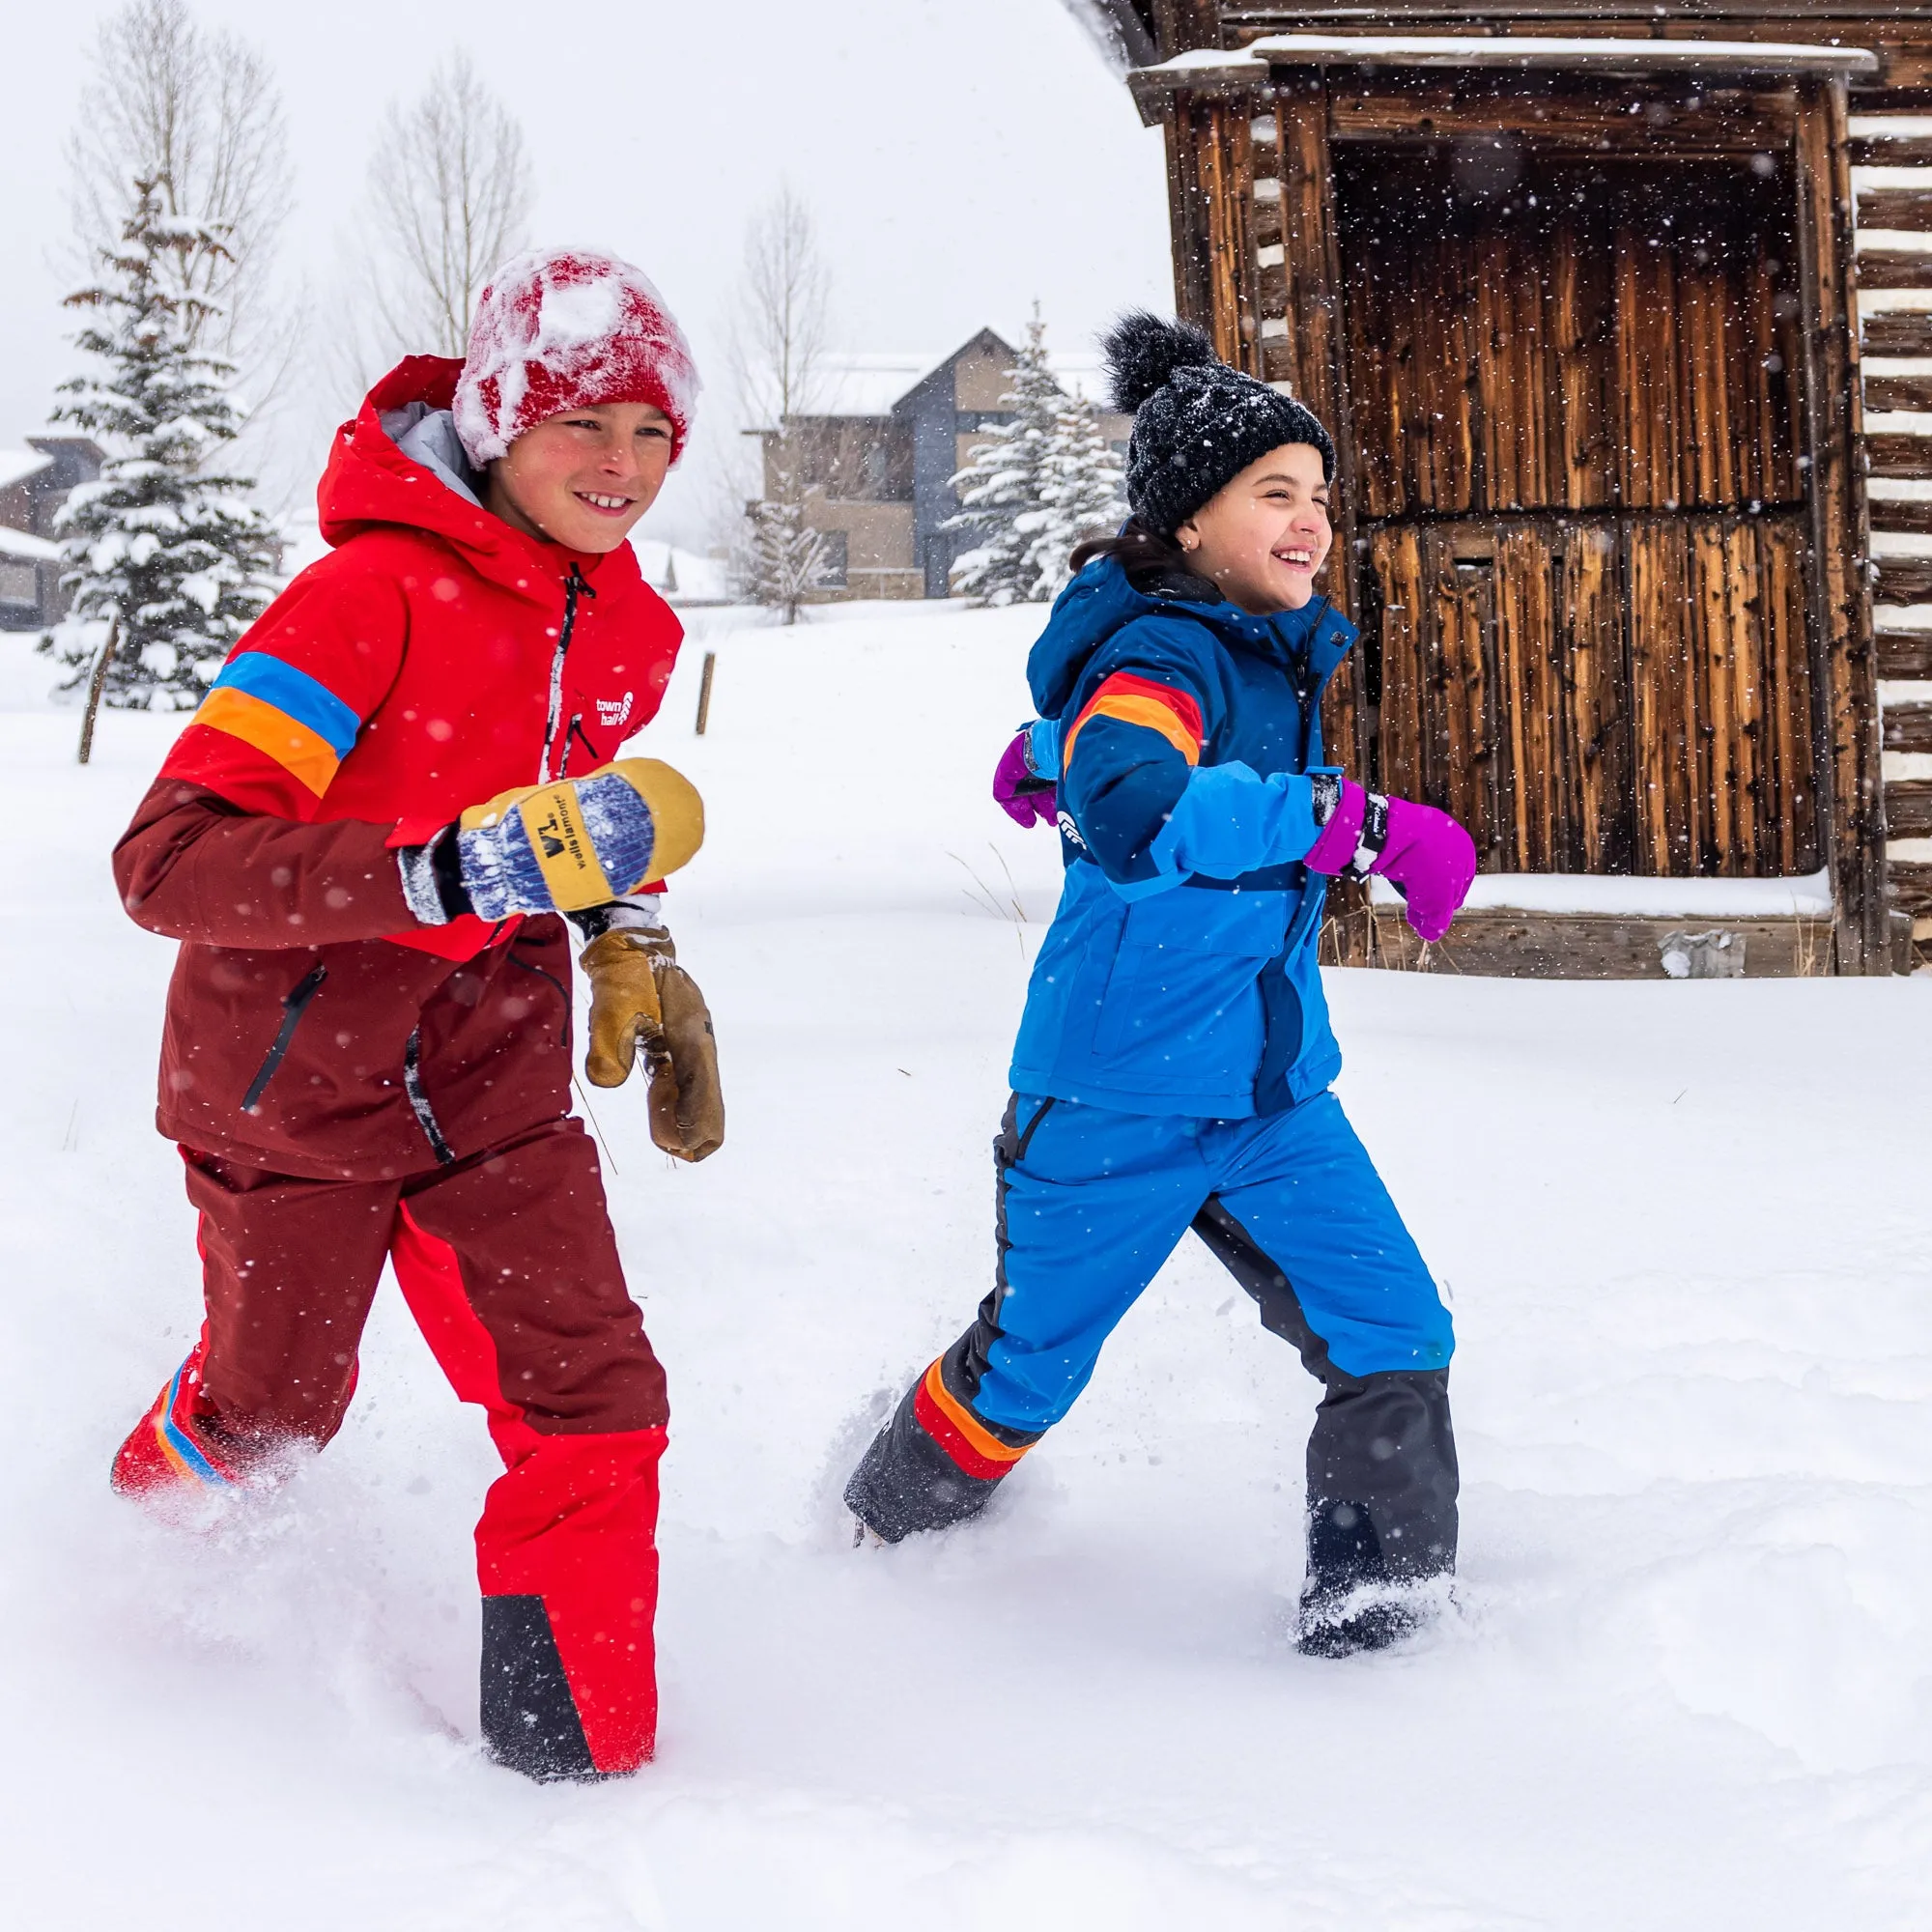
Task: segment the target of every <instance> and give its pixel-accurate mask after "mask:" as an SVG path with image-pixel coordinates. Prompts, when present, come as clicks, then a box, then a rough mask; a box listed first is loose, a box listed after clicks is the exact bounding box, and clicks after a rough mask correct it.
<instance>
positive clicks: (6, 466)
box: [0, 436, 105, 631]
mask: <svg viewBox="0 0 1932 1932" xmlns="http://www.w3.org/2000/svg"><path fill="white" fill-rule="evenodd" d="M103 461H105V454H104V452H103V451H102V450H101V448H100V445H99V443H97V442H95V441H93V440H90V439H89V438H87V437H84V436H30V437H29V438H28V439H27V444H26V447H25V448H24V449H0V631H43V630H45V629H46V627H47V626H48V625H49V624H51V623H53V622H54V620H55V619H56V618H57V617H59V616H60V614H61V613H62V611H65V610H66V609H67V600H66V599H65V598H64V597H63V596H62V595H61V589H60V546H59V545H58V544H57V543H55V542H54V517H55V515H56V513H57V512H58V511H59V509H60V506H61V505H62V504H63V503H65V502H66V501H67V498H68V492H69V491H71V489H72V488H73V487H74V485H75V484H76V483H91V482H93V481H94V479H95V478H96V477H97V476H99V474H100V466H101V464H102V462H103Z"/></svg>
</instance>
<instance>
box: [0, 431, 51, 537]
mask: <svg viewBox="0 0 1932 1932" xmlns="http://www.w3.org/2000/svg"><path fill="white" fill-rule="evenodd" d="M7 453H8V454H11V453H12V452H11V451H10V452H7ZM5 474H6V471H5V470H4V469H0V476H4V475H5ZM60 554H61V549H60V545H59V544H57V543H49V542H48V541H47V540H46V538H45V537H36V536H30V535H28V533H27V532H26V531H25V530H16V529H14V526H12V525H11V524H0V556H7V557H12V558H13V559H14V561H15V562H17V563H58V562H59V561H60Z"/></svg>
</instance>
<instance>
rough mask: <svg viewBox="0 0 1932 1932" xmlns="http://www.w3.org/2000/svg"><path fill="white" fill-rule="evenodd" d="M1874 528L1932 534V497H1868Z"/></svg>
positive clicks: (1867, 393)
mask: <svg viewBox="0 0 1932 1932" xmlns="http://www.w3.org/2000/svg"><path fill="white" fill-rule="evenodd" d="M1871 387H1872V385H1871V382H1870V379H1869V378H1867V379H1866V382H1865V407H1866V408H1867V409H1869V408H1870V407H1871ZM1867 501H1868V506H1869V508H1870V511H1871V525H1872V528H1873V529H1874V530H1885V531H1888V532H1891V533H1894V534H1898V535H1903V536H1932V499H1928V498H1925V497H1870V496H1868V498H1867Z"/></svg>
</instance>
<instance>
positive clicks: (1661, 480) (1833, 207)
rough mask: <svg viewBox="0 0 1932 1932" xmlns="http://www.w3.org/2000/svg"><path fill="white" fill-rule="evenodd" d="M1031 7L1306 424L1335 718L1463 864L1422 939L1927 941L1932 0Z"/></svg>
mask: <svg viewBox="0 0 1932 1932" xmlns="http://www.w3.org/2000/svg"><path fill="white" fill-rule="evenodd" d="M1072 4H1074V5H1075V7H1076V11H1077V12H1078V13H1080V14H1081V15H1082V16H1083V17H1084V18H1086V19H1087V20H1088V22H1089V24H1090V25H1093V26H1094V27H1095V28H1096V30H1097V31H1098V32H1100V33H1101V34H1102V35H1103V36H1104V37H1105V38H1106V39H1107V41H1108V42H1109V43H1110V45H1111V46H1112V48H1113V50H1114V51H1115V54H1116V57H1117V59H1118V60H1119V62H1120V65H1121V66H1122V68H1123V70H1124V71H1125V75H1126V79H1127V81H1128V84H1129V85H1130V86H1131V88H1132V90H1133V94H1134V98H1135V99H1136V100H1137V101H1138V103H1139V105H1140V108H1141V112H1142V114H1143V116H1144V117H1145V118H1146V119H1147V120H1148V121H1149V122H1151V123H1157V124H1158V125H1160V126H1161V127H1162V128H1164V129H1165V131H1166V141H1167V155H1168V178H1169V184H1170V195H1171V214H1172V221H1173V235H1174V264H1175V289H1176V299H1177V303H1178V306H1179V310H1180V312H1181V313H1182V314H1184V315H1187V316H1189V317H1192V318H1193V319H1195V320H1196V321H1198V322H1200V323H1201V324H1203V325H1204V326H1205V327H1208V329H1209V330H1210V332H1211V333H1212V335H1213V337H1214V340H1215V342H1216V344H1217V345H1218V347H1219V349H1220V351H1221V353H1222V354H1223V355H1225V356H1226V357H1227V358H1228V359H1229V360H1230V361H1233V362H1236V363H1238V364H1240V365H1241V366H1242V367H1244V368H1247V369H1249V370H1251V371H1253V372H1254V373H1255V374H1256V375H1257V376H1260V377H1261V378H1263V379H1264V381H1268V382H1272V383H1277V384H1283V385H1286V386H1287V387H1289V388H1291V389H1292V390H1293V392H1295V393H1296V394H1299V395H1301V396H1303V397H1305V398H1306V399H1307V400H1308V401H1309V403H1310V404H1311V405H1312V406H1313V407H1314V408H1315V409H1316V410H1317V411H1318V412H1320V413H1321V415H1322V416H1323V417H1324V418H1325V419H1326V420H1327V421H1329V422H1330V423H1331V424H1332V425H1333V426H1334V428H1335V430H1336V433H1337V434H1336V440H1337V443H1338V446H1339V449H1340V452H1341V455H1340V472H1341V473H1340V477H1339V482H1340V486H1341V487H1340V490H1339V493H1338V518H1337V523H1338V529H1337V542H1336V550H1335V560H1334V562H1333V563H1332V564H1331V565H1330V570H1329V578H1328V582H1327V583H1326V585H1325V586H1324V587H1325V588H1326V589H1327V590H1328V591H1329V593H1330V594H1331V595H1332V596H1333V597H1335V598H1336V600H1337V601H1338V602H1339V603H1341V604H1343V605H1344V606H1346V607H1347V608H1348V609H1349V611H1350V613H1351V614H1352V615H1353V616H1355V617H1356V619H1357V620H1358V622H1359V623H1360V624H1361V627H1362V633H1363V645H1362V648H1361V649H1360V650H1359V651H1358V652H1357V653H1356V656H1355V660H1354V662H1353V664H1352V666H1351V668H1350V673H1349V674H1348V676H1347V678H1346V680H1344V681H1343V682H1341V683H1340V684H1339V685H1338V688H1337V689H1336V691H1335V693H1334V698H1333V709H1332V714H1331V717H1330V721H1329V724H1330V730H1331V735H1332V738H1333V741H1334V742H1335V743H1337V744H1339V745H1342V746H1345V747H1349V748H1351V749H1352V751H1353V754H1354V757H1355V760H1356V763H1357V766H1358V768H1359V769H1363V770H1366V771H1368V772H1370V773H1372V774H1373V775H1374V778H1375V780H1376V781H1378V782H1379V783H1380V784H1381V785H1382V786H1383V787H1384V788H1386V789H1389V790H1394V791H1400V792H1406V793H1408V794H1411V795H1415V796H1420V797H1424V798H1428V799H1430V800H1433V801H1434V802H1435V803H1436V804H1438V805H1441V806H1444V807H1446V808H1447V809H1449V810H1453V811H1454V812H1456V813H1457V815H1458V816H1459V817H1460V818H1462V819H1463V822H1464V823H1465V824H1466V825H1468V826H1469V828H1470V829H1471V831H1472V832H1473V833H1474V835H1475V838H1476V840H1477V844H1478V847H1479V849H1480V851H1481V852H1482V854H1483V864H1484V869H1485V871H1486V872H1487V873H1490V874H1493V875H1497V876H1495V877H1492V878H1490V879H1487V880H1485V881H1482V882H1479V887H1478V896H1477V898H1476V899H1474V900H1472V906H1473V907H1474V908H1475V909H1474V910H1472V912H1471V913H1469V914H1467V915H1465V917H1464V918H1463V920H1462V921H1460V922H1459V923H1458V925H1457V928H1456V932H1455V934H1454V935H1453V936H1452V938H1451V940H1450V941H1449V942H1447V944H1446V945H1445V946H1444V947H1443V948H1441V949H1438V952H1440V953H1441V954H1442V955H1443V956H1442V960H1441V963H1443V964H1445V965H1449V966H1455V965H1461V966H1462V967H1463V970H1474V971H1489V972H1506V973H1509V972H1513V973H1548V974H1554V975H1624V974H1638V973H1641V974H1654V973H1657V972H1659V971H1668V972H1672V973H1675V974H1682V973H1684V972H1686V971H1690V972H1692V973H1697V972H1703V971H1711V972H1719V973H1722V972H1729V971H1735V970H1737V968H1738V962H1739V960H1740V959H1742V961H1743V970H1744V971H1746V972H1748V973H1751V974H1761V973H1794V972H1840V973H1881V972H1889V971H1892V970H1897V969H1900V968H1903V967H1905V966H1907V965H1909V964H1910V963H1911V962H1912V959H1913V955H1914V952H1915V942H1916V950H1917V951H1918V953H1919V954H1920V956H1926V954H1927V952H1928V948H1932V5H1928V0H1858V4H1856V5H1854V4H1853V0H1664V4H1658V0H1514V4H1509V0H1498V4H1495V5H1492V6H1481V5H1468V4H1463V5H1457V4H1451V3H1450V0H1380V4H1374V5H1370V4H1359V0H1357V4H1345V3H1344V0H1310V4H1306V5H1301V6H1293V7H1289V6H1282V5H1276V4H1268V0H1072ZM1700 881H1701V882H1704V883H1702V884H1699V883H1697V882H1700ZM1750 881H1755V882H1758V883H1757V884H1756V885H1747V884H1746V883H1745V882H1750ZM1618 882H1621V883H1618ZM1725 882H1728V883H1725ZM1778 882H1787V883H1784V884H1780V883H1778ZM1485 908H1487V909H1485ZM1337 937H1338V945H1339V948H1340V952H1341V956H1342V957H1344V958H1351V959H1369V960H1376V961H1378V962H1381V963H1412V961H1413V959H1414V957H1415V954H1414V950H1413V947H1412V944H1411V943H1410V942H1408V940H1407V937H1406V928H1405V927H1404V926H1403V925H1402V924H1401V922H1400V920H1399V918H1398V916H1397V913H1396V910H1395V909H1394V908H1393V907H1380V906H1365V905H1361V904H1359V903H1357V905H1356V906H1355V907H1354V909H1353V910H1352V911H1351V912H1350V913H1347V914H1345V915H1344V916H1343V917H1342V918H1340V919H1339V920H1338V921H1337ZM1673 949H1674V950H1673Z"/></svg>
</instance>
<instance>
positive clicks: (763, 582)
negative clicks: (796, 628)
mask: <svg viewBox="0 0 1932 1932" xmlns="http://www.w3.org/2000/svg"><path fill="white" fill-rule="evenodd" d="M826 562H827V553H826V543H825V538H824V537H823V536H822V535H821V534H820V533H819V532H818V531H817V530H815V529H813V528H812V527H811V526H810V524H808V523H807V522H806V520H805V505H804V504H803V503H802V502H798V501H788V500H786V499H784V498H783V497H780V498H776V499H772V498H768V499H767V500H765V501H763V502H759V503H753V504H750V505H749V506H748V507H747V509H746V513H745V528H744V533H743V539H742V542H741V543H740V545H739V546H738V548H737V550H736V553H735V554H734V555H733V558H732V569H733V574H734V576H735V578H736V580H737V584H738V594H739V596H740V597H741V598H742V599H743V600H744V601H745V602H746V603H748V604H762V605H764V606H765V607H766V609H768V610H771V611H777V612H778V613H779V621H780V622H781V623H782V624H796V623H797V622H798V613H799V610H800V607H801V606H802V605H803V604H804V603H805V601H806V598H807V596H808V595H809V594H810V592H812V591H814V590H816V589H818V588H819V587H820V586H821V584H822V583H823V582H824V578H825V566H826Z"/></svg>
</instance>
